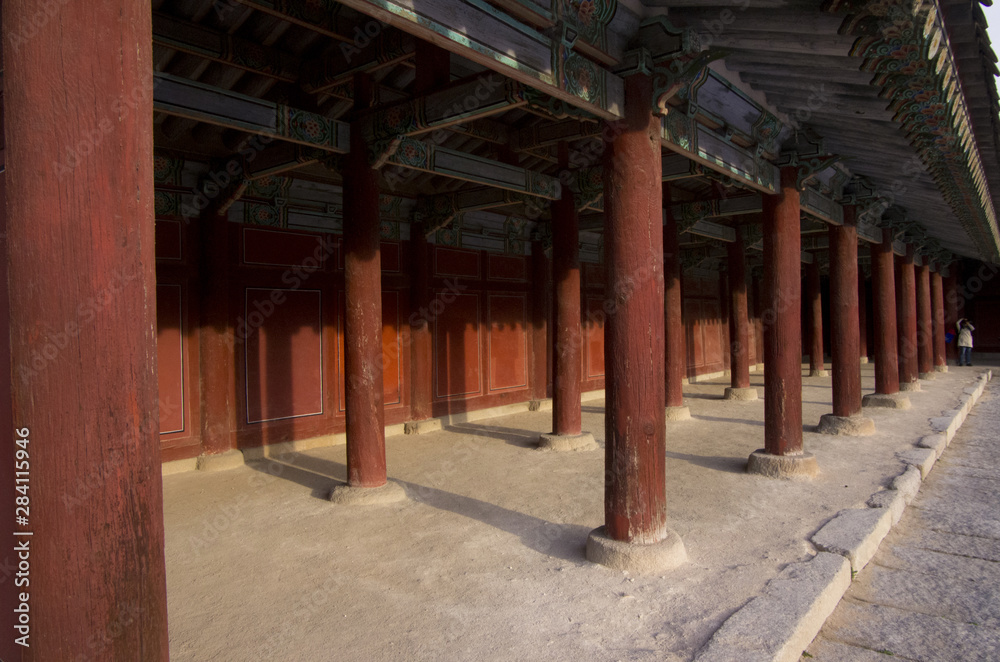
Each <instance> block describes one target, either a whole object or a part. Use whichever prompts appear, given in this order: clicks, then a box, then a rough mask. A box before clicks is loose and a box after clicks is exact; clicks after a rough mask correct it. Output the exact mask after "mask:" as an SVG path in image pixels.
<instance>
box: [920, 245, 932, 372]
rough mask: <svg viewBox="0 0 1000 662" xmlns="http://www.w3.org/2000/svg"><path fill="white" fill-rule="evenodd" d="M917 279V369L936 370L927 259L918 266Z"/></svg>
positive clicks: (929, 270) (929, 275) (929, 276)
mask: <svg viewBox="0 0 1000 662" xmlns="http://www.w3.org/2000/svg"><path fill="white" fill-rule="evenodd" d="M916 271H917V273H916V279H917V370H919V371H920V373H921V374H927V373H929V372H931V371H932V370H934V324H933V322H934V316H933V314H932V312H931V269H930V265H928V264H927V260H926V259H924V260H922V261H921V264H920V266H919V267H916Z"/></svg>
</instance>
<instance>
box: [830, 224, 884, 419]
mask: <svg viewBox="0 0 1000 662" xmlns="http://www.w3.org/2000/svg"><path fill="white" fill-rule="evenodd" d="M855 218H856V217H855V208H854V207H853V206H846V207H844V224H843V225H840V226H830V230H829V233H830V354H831V358H832V369H833V414H832V415H831V414H827V415H824V416H823V417H822V418H821V419H820V422H819V431H820V432H823V433H826V434H848V435H868V434H872V433H874V432H875V423H874V422H873V421H872V420H871V419H870V418H867V417H863V416H860V413H861V364H860V362H859V361H858V354H859V351H860V350H859V349H858V347H859V345H860V336H861V326H860V324H858V228H857V224H856V222H855Z"/></svg>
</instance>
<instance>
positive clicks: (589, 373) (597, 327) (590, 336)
mask: <svg viewBox="0 0 1000 662" xmlns="http://www.w3.org/2000/svg"><path fill="white" fill-rule="evenodd" d="M583 343H584V347H583V349H584V351H583V376H584V381H587V380H590V379H596V378H599V377H604V299H603V298H599V297H587V299H586V302H585V308H584V316H583Z"/></svg>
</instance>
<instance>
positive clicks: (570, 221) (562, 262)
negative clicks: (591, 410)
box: [539, 142, 597, 450]
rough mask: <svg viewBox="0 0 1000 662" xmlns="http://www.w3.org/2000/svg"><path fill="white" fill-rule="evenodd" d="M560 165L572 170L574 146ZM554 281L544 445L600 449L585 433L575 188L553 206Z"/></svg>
mask: <svg viewBox="0 0 1000 662" xmlns="http://www.w3.org/2000/svg"><path fill="white" fill-rule="evenodd" d="M559 164H560V166H561V167H562V168H567V167H568V166H569V147H568V146H567V144H566V143H565V142H561V143H559ZM552 281H553V286H554V292H555V301H554V303H555V314H554V318H555V319H554V322H555V330H554V331H555V332H554V334H553V343H554V352H553V374H552V396H553V397H552V434H543V435H542V436H541V438H540V440H539V446H541V447H543V448H552V449H556V450H574V449H580V448H597V443H596V442H595V441H594V437H593V435H591V434H590V433H589V432H588V433H586V434H584V433H583V430H582V422H581V416H582V414H581V411H580V372H581V358H580V357H581V349H582V336H581V332H580V222H579V217H578V216H577V212H576V199H575V197H574V195H573V191H572V190H570V187H569V186H563V187H562V196H561V197H560V198H559V199H558V200H556V201H554V202H553V203H552Z"/></svg>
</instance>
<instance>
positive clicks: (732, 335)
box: [724, 229, 757, 400]
mask: <svg viewBox="0 0 1000 662" xmlns="http://www.w3.org/2000/svg"><path fill="white" fill-rule="evenodd" d="M744 252H745V248H744V242H743V233H742V232H741V231H740V229H737V231H736V241H734V242H731V243H729V244H726V264H727V266H728V267H729V342H730V351H729V355H730V361H729V363H730V365H729V370H730V386H729V387H728V388H727V389H726V392H725V396H724V397H725V398H726V399H727V400H756V399H757V389H755V388H752V387H751V386H750V320H749V313H748V310H747V268H746V256H745V255H744Z"/></svg>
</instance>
